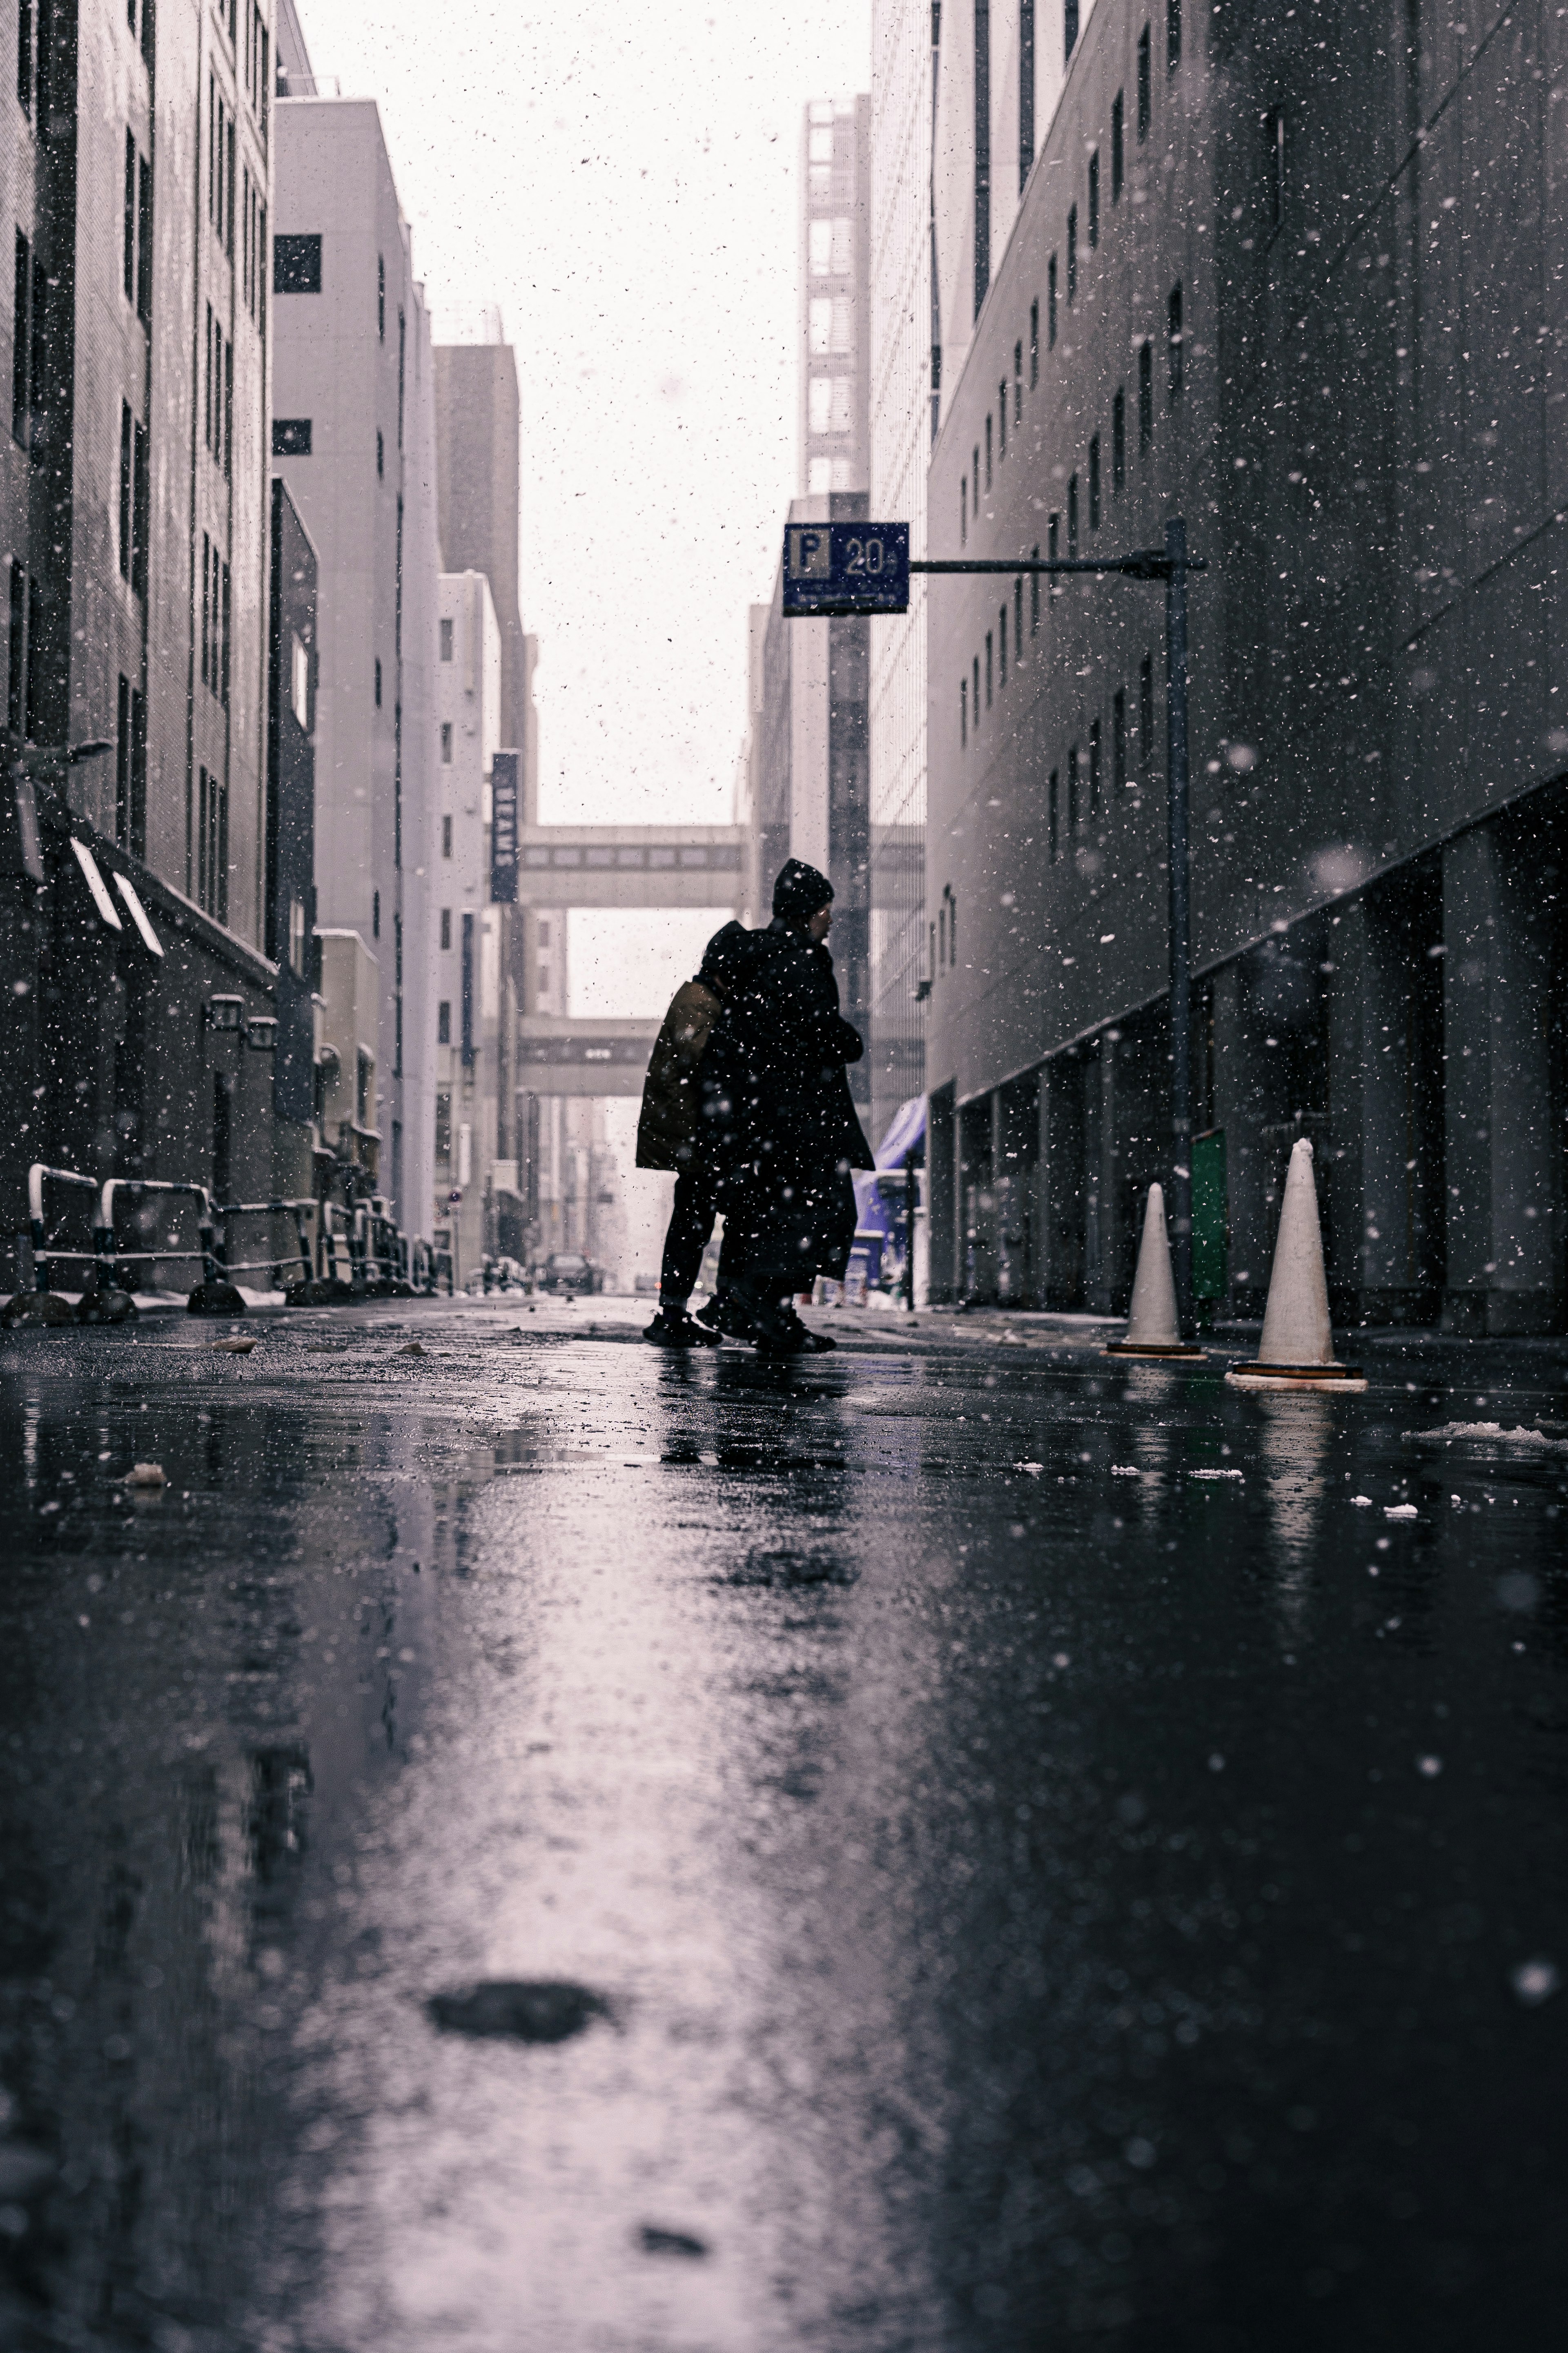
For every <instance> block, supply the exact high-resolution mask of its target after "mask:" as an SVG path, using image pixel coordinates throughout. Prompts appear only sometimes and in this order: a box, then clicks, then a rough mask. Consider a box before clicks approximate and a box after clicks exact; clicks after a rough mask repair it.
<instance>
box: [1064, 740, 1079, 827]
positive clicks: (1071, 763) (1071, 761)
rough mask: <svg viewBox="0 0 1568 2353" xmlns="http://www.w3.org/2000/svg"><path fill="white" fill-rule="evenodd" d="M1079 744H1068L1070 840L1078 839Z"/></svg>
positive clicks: (1068, 823)
mask: <svg viewBox="0 0 1568 2353" xmlns="http://www.w3.org/2000/svg"><path fill="white" fill-rule="evenodd" d="M1067 818H1068V822H1067V838H1068V841H1069V842H1070V841H1076V840H1077V839H1078V818H1079V808H1078V745H1077V744H1068V808H1067Z"/></svg>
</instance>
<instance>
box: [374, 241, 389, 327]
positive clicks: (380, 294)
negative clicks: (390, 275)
mask: <svg viewBox="0 0 1568 2353" xmlns="http://www.w3.org/2000/svg"><path fill="white" fill-rule="evenodd" d="M375 332H376V334H377V336H378V337H379V339H380V340H381V342H382V343H385V341H386V261H385V259H384V256H383V255H381V254H379V253H378V254H377V255H376V257H375Z"/></svg>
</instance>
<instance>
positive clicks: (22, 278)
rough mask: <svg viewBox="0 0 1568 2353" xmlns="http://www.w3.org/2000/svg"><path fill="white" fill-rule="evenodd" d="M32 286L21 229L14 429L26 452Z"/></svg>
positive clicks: (14, 315)
mask: <svg viewBox="0 0 1568 2353" xmlns="http://www.w3.org/2000/svg"><path fill="white" fill-rule="evenodd" d="M32 287H33V258H32V248H31V247H30V246H29V245H28V243H27V240H26V237H24V236H23V235H22V232H21V230H20V229H18V230H17V231H16V279H15V281H14V287H13V293H12V307H11V430H12V432H13V434H14V435H15V436H16V439H17V440H18V441H19V442H20V443H21V444H22V447H23V448H24V449H25V448H26V446H27V441H28V438H29V436H28V431H27V422H28V417H29V414H30V412H31V409H32V393H31V383H32V378H31V375H30V372H29V369H28V364H27V361H28V353H29V352H30V350H31V348H32V338H31V335H30V334H29V332H28V312H29V310H30V308H31V302H32Z"/></svg>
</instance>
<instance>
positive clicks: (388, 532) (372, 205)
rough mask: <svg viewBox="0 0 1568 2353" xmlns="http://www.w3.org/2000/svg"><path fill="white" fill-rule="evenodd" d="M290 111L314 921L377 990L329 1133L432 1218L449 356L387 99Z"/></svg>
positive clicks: (282, 131)
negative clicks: (348, 948) (439, 479)
mask: <svg viewBox="0 0 1568 2353" xmlns="http://www.w3.org/2000/svg"><path fill="white" fill-rule="evenodd" d="M290 39H292V36H291V37H290ZM285 70H286V72H287V76H288V87H289V90H290V92H292V91H293V90H296V89H308V90H311V91H313V90H315V89H316V87H317V85H316V83H315V82H314V81H313V80H312V79H311V78H310V74H309V69H308V60H306V59H304V58H302V56H301V57H300V58H295V57H294V56H293V54H292V52H291V50H290V49H289V48H288V47H286V66H285ZM276 115H277V151H278V152H277V182H276V186H277V194H276V212H277V220H276V236H275V244H274V268H273V281H272V282H273V298H272V306H273V315H274V320H275V340H276V350H275V353H274V363H273V422H272V448H273V461H274V464H275V465H276V467H277V470H278V471H279V474H280V475H281V476H282V477H283V479H284V480H286V481H287V483H288V486H289V496H290V498H291V500H292V501H293V503H294V506H295V508H296V509H297V511H298V512H299V515H300V521H301V522H302V523H303V524H304V527H305V529H306V531H307V532H308V533H309V534H310V540H311V543H312V544H313V545H314V547H315V550H316V554H317V559H318V564H319V567H320V574H319V576H320V611H319V623H318V641H317V687H316V703H315V712H316V884H317V921H318V923H319V924H320V926H321V929H322V930H323V931H324V932H336V933H342V934H355V935H357V937H358V939H359V940H360V942H361V944H362V945H363V950H364V953H365V955H367V956H369V957H370V958H373V959H374V965H375V968H376V973H377V982H376V986H375V988H374V991H371V990H370V989H369V988H368V987H359V986H358V985H357V984H356V987H355V991H354V1006H353V1017H352V1018H353V1021H354V1022H355V1024H356V1025H357V1027H356V1029H355V1033H354V1035H353V1036H352V1037H351V1036H350V1035H349V1034H348V1031H347V1029H346V1028H345V1029H343V1034H342V1036H338V1035H336V1034H335V1029H337V1028H342V1025H343V1024H345V1023H346V1022H347V1021H348V1020H349V1018H350V1009H349V1008H348V1007H347V1005H344V1006H343V1007H342V1008H337V1007H334V1006H333V1005H332V1003H331V997H330V992H329V1004H328V1011H327V1021H328V1042H329V1043H331V1045H332V1046H333V1047H334V1048H335V1049H336V1051H337V1054H338V1057H339V1061H340V1065H341V1066H342V1067H343V1068H347V1067H349V1066H350V1063H351V1060H352V1061H353V1065H354V1066H355V1067H358V1063H359V1059H360V1058H361V1057H368V1059H369V1060H370V1061H371V1062H372V1064H373V1065H374V1089H373V1092H372V1093H371V1095H370V1096H369V1097H368V1098H366V1097H364V1096H363V1090H362V1091H360V1092H359V1093H358V1094H356V1100H355V1103H354V1106H353V1116H352V1118H351V1119H349V1120H348V1122H347V1124H346V1127H345V1128H344V1132H343V1133H342V1134H339V1135H335V1136H331V1137H329V1138H328V1139H327V1141H328V1143H329V1144H331V1145H337V1146H338V1147H339V1148H340V1149H341V1150H342V1151H343V1152H345V1153H346V1154H347V1155H349V1156H350V1157H352V1158H353V1159H354V1160H356V1161H357V1162H358V1163H359V1164H360V1165H361V1166H363V1168H365V1169H366V1170H367V1171H368V1172H369V1173H370V1174H371V1175H372V1176H373V1177H374V1181H375V1184H376V1187H377V1189H378V1190H379V1191H380V1192H381V1193H382V1194H383V1195H384V1196H385V1197H386V1198H388V1199H389V1200H390V1201H391V1203H392V1204H393V1208H394V1214H395V1216H396V1218H397V1219H398V1222H399V1223H400V1224H401V1225H403V1226H404V1227H405V1229H407V1230H408V1231H409V1232H411V1233H423V1232H426V1231H427V1230H428V1225H429V1214H430V1203H431V1194H432V1187H433V1182H434V1174H435V1169H434V1151H435V1122H436V1105H435V1078H434V1060H433V1058H434V1053H435V1008H434V1004H433V1002H432V1000H431V997H430V995H429V990H428V973H429V964H430V958H429V945H428V943H429V935H430V934H429V926H430V921H431V907H432V903H433V902H432V887H433V873H432V869H433V865H434V847H433V844H434V833H433V797H434V789H435V777H434V769H435V752H436V723H435V718H434V712H433V689H434V671H435V658H436V584H437V577H438V575H439V571H440V549H439V543H438V540H437V512H436V441H435V390H436V372H435V364H434V361H433V358H432V354H431V347H430V335H429V324H428V319H427V315H426V307H425V300H424V290H423V288H422V287H421V286H420V285H419V284H418V283H417V282H416V279H415V276H414V266H413V254H412V247H411V239H410V235H409V229H408V225H407V223H406V221H405V219H404V217H403V214H402V210H401V207H400V206H399V204H398V199H397V190H396V187H395V184H394V181H393V176H392V166H391V164H390V162H389V161H388V158H387V153H386V146H385V142H384V138H383V136H382V129H381V121H380V117H379V115H378V113H377V111H376V108H375V107H374V104H373V103H371V102H370V101H369V100H345V99H340V98H337V97H335V96H325V95H323V96H320V97H317V96H313V95H312V96H304V97H295V96H293V95H290V96H289V97H287V98H283V99H280V100H279V101H278V104H277V108H276ZM344 968H345V969H346V968H347V967H346V965H345V967H344ZM356 969H357V966H356ZM372 1008H374V1013H375V1018H374V1023H370V1019H369V1015H370V1010H371V1009H372ZM367 1025H368V1026H369V1027H370V1028H373V1029H374V1035H369V1034H366V1030H367Z"/></svg>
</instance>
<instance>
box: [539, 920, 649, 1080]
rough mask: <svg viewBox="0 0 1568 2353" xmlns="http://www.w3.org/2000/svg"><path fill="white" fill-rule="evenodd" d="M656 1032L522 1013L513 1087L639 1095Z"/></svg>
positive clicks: (645, 1026)
mask: <svg viewBox="0 0 1568 2353" xmlns="http://www.w3.org/2000/svg"><path fill="white" fill-rule="evenodd" d="M560 903H561V902H560V901H559V900H555V901H553V902H552V904H554V905H556V906H559V904H560ZM658 1028H659V1025H658V1021H629V1020H628V1021H574V1020H573V1019H571V1018H569V1017H568V1016H567V1015H565V1014H562V1013H525V1014H524V1015H523V1016H522V1017H521V1019H520V1020H519V1022H518V1025H517V1083H518V1085H519V1086H520V1087H523V1088H526V1089H527V1091H528V1092H529V1093H530V1094H535V1095H640V1094H641V1092H642V1084H643V1080H644V1078H645V1077H646V1076H647V1063H648V1056H649V1055H650V1054H651V1053H652V1052H653V1044H654V1039H656V1038H657V1037H658Z"/></svg>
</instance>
